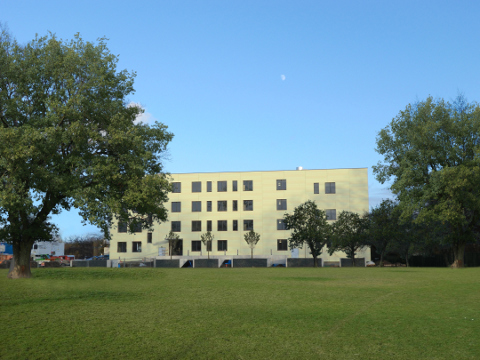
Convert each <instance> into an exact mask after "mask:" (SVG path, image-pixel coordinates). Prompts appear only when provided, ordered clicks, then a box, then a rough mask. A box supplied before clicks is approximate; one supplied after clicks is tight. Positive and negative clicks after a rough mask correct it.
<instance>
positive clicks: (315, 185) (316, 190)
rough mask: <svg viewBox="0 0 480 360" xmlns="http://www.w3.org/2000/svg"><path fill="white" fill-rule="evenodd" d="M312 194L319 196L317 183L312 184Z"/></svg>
mask: <svg viewBox="0 0 480 360" xmlns="http://www.w3.org/2000/svg"><path fill="white" fill-rule="evenodd" d="M313 193H314V194H320V186H319V184H318V183H313Z"/></svg>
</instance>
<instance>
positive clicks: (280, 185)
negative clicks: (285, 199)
mask: <svg viewBox="0 0 480 360" xmlns="http://www.w3.org/2000/svg"><path fill="white" fill-rule="evenodd" d="M206 183H207V192H212V183H213V182H212V181H207V182H206ZM276 187H277V190H287V180H286V179H279V180H277V181H276ZM226 191H228V185H227V181H226V180H222V181H217V192H226ZM232 191H238V181H237V180H232ZM243 191H253V180H243ZM172 192H173V193H181V192H182V183H181V182H178V181H176V182H172ZM200 192H202V182H201V181H192V193H200Z"/></svg>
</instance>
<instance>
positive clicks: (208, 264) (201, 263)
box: [193, 259, 219, 268]
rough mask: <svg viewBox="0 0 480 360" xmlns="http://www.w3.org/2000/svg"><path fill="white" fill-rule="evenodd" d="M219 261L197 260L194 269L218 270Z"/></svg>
mask: <svg viewBox="0 0 480 360" xmlns="http://www.w3.org/2000/svg"><path fill="white" fill-rule="evenodd" d="M218 266H219V264H218V259H195V260H194V261H193V267H194V268H218Z"/></svg>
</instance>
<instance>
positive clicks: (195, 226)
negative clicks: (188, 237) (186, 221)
mask: <svg viewBox="0 0 480 360" xmlns="http://www.w3.org/2000/svg"><path fill="white" fill-rule="evenodd" d="M192 231H202V222H201V221H200V220H193V221H192Z"/></svg>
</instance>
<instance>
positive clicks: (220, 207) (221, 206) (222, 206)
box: [217, 200, 227, 211]
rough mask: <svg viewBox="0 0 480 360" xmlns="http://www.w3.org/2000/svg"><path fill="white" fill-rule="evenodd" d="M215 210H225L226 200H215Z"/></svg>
mask: <svg viewBox="0 0 480 360" xmlns="http://www.w3.org/2000/svg"><path fill="white" fill-rule="evenodd" d="M217 211H227V201H226V200H219V201H217Z"/></svg>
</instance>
